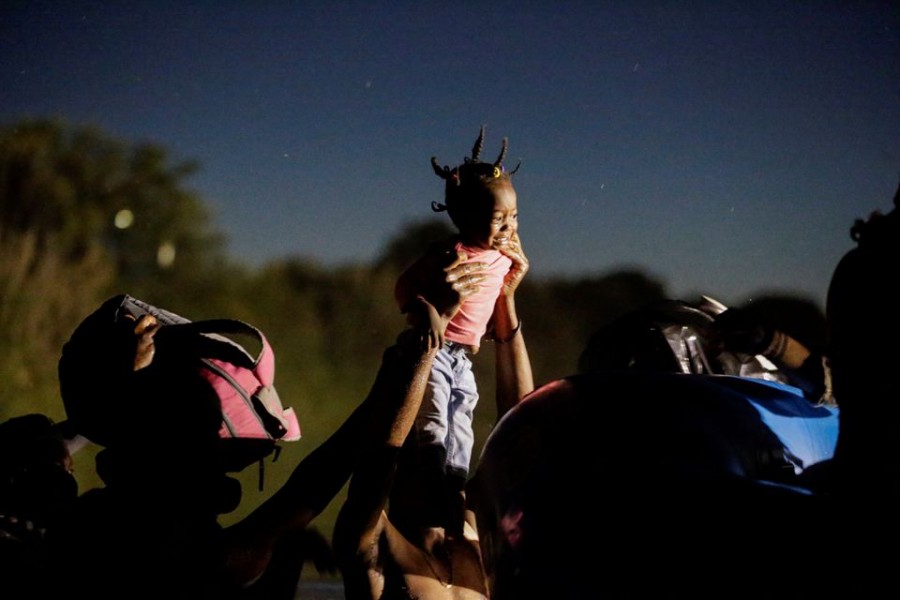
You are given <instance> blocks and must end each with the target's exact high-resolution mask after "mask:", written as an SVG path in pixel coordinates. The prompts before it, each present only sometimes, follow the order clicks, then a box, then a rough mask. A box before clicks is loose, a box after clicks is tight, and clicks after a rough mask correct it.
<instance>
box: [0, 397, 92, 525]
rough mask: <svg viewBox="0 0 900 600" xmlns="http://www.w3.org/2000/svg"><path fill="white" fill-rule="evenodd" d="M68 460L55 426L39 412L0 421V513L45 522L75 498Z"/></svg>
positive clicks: (76, 486) (69, 458)
mask: <svg viewBox="0 0 900 600" xmlns="http://www.w3.org/2000/svg"><path fill="white" fill-rule="evenodd" d="M72 472H73V461H72V456H71V455H70V453H69V449H68V447H67V445H66V442H65V439H64V437H63V436H62V435H61V433H60V430H59V428H58V427H57V425H56V424H55V423H54V422H53V421H52V420H51V419H50V418H49V417H47V416H45V415H42V414H37V413H35V414H28V415H23V416H19V417H13V418H11V419H9V420H7V421H5V422H3V423H2V424H0V513H2V514H6V515H8V516H9V515H12V516H15V517H17V518H19V519H21V520H26V519H27V520H29V521H32V522H34V523H36V524H37V525H38V526H45V525H46V524H47V523H48V522H49V521H52V520H53V519H55V518H56V517H57V516H58V515H60V514H61V512H62V511H64V510H66V509H67V508H68V506H69V505H70V504H71V503H72V502H73V501H74V500H75V498H76V497H77V495H78V483H77V482H76V480H75V477H74V476H73V474H72Z"/></svg>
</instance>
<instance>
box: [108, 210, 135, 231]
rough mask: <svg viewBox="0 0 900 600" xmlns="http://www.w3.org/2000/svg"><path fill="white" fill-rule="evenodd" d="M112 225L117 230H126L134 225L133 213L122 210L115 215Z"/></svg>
mask: <svg viewBox="0 0 900 600" xmlns="http://www.w3.org/2000/svg"><path fill="white" fill-rule="evenodd" d="M113 223H114V224H115V226H116V227H118V228H119V229H128V228H129V227H131V226H132V225H133V224H134V213H133V212H131V211H130V210H128V209H127V208H123V209H122V210H120V211H119V212H117V213H116V218H115V219H113Z"/></svg>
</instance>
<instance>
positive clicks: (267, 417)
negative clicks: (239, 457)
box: [59, 294, 300, 446]
mask: <svg viewBox="0 0 900 600" xmlns="http://www.w3.org/2000/svg"><path fill="white" fill-rule="evenodd" d="M145 314H150V315H153V316H154V317H156V319H157V320H158V321H159V323H160V324H161V327H160V329H159V331H158V332H157V333H156V335H155V337H154V340H156V346H157V350H156V355H155V357H154V363H156V362H158V361H166V360H168V361H176V362H178V364H180V365H181V366H182V367H183V366H187V367H188V368H191V367H190V365H191V364H195V365H196V369H197V374H198V376H199V377H201V378H203V379H204V380H206V381H207V382H208V383H209V385H210V386H211V387H212V389H213V391H214V392H215V394H216V396H217V397H218V400H219V405H220V408H221V412H222V424H221V427H220V429H219V437H221V438H235V439H243V440H263V441H265V440H270V441H271V442H273V443H274V442H278V441H296V440H299V439H300V426H299V423H298V421H297V416H296V414H295V413H294V411H293V409H292V408H290V407H284V406H283V405H282V403H281V400H280V398H279V397H278V392H277V391H276V389H275V386H274V377H275V356H274V353H273V351H272V347H271V346H270V345H269V342H268V340H267V339H266V336H265V335H263V333H262V332H261V331H260V330H259V329H257V328H256V327H254V326H252V325H250V324H248V323H245V322H243V321H239V320H236V319H211V320H205V321H190V320H188V319H185V318H184V317H181V316H179V315H177V314H175V313H173V312H170V311H167V310H165V309H161V308H158V307H156V306H153V305H151V304H148V303H146V302H144V301H142V300H138V299H137V298H134V297H132V296H129V295H128V294H120V295H118V296H114V297H112V298H110V299H109V300H107V301H106V302H104V303H103V305H101V306H100V308H98V309H97V310H96V311H94V312H93V313H92V314H91V315H89V316H88V317H87V318H85V319H84V321H82V322H81V323H80V324H79V325H78V327H77V328H76V330H75V332H74V333H73V334H72V336H71V338H70V339H69V341H68V342H66V344H65V345H64V346H63V353H62V357H61V358H60V361H59V378H60V391H61V394H62V399H63V404H64V405H65V409H66V414H67V417H68V421H69V422H70V423H71V425H72V426H73V427H74V429H75V430H76V431H77V432H78V433H80V434H82V435H83V436H85V437H86V438H88V439H89V440H91V441H93V442H95V443H97V444H100V445H102V446H107V445H109V444H110V443H114V442H115V440H116V439H121V436H127V435H128V431H127V426H126V425H125V424H123V422H122V415H121V403H122V401H123V400H122V398H121V396H120V394H119V392H118V389H119V388H117V385H116V378H117V377H125V376H127V371H128V366H129V365H128V364H127V361H128V360H133V357H129V356H125V355H127V351H126V350H125V348H127V346H124V347H123V343H126V342H127V340H128V339H129V336H132V338H131V339H133V333H132V331H133V327H134V325H133V324H134V320H133V319H130V318H128V317H129V316H130V317H135V318H140V317H141V316H143V315H145ZM132 343H133V342H132ZM254 347H255V348H254ZM248 348H254V350H248ZM256 348H258V349H256ZM160 364H163V363H160ZM98 366H101V367H102V369H103V371H102V372H101V377H102V378H100V379H98V377H97V373H98ZM148 408H150V407H148ZM117 436H119V437H117Z"/></svg>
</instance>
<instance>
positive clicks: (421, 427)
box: [395, 127, 528, 492]
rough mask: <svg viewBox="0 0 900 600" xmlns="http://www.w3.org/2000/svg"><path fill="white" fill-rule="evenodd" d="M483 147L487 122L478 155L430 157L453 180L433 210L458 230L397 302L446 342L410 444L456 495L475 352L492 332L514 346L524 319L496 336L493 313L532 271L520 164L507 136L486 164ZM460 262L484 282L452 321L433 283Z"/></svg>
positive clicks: (417, 270) (409, 278)
mask: <svg viewBox="0 0 900 600" xmlns="http://www.w3.org/2000/svg"><path fill="white" fill-rule="evenodd" d="M483 144H484V127H482V128H481V131H480V132H479V135H478V139H477V140H476V141H475V145H474V147H473V148H472V156H471V158H465V159H464V162H463V163H462V164H460V165H458V166H456V167H453V168H452V169H451V168H450V167H446V166H445V167H440V166H438V163H437V159H436V158H435V157H432V158H431V165H432V167H433V168H434V172H435V173H436V174H437V175H438V176H439V177H440V178H442V179H444V180H445V181H446V184H445V192H444V203H443V204H440V203H437V202H432V205H431V207H432V210H434V211H435V212H444V211H446V212H447V214H448V215H449V216H450V220H451V221H452V222H453V224H454V225H455V227H456V230H457V233H456V234H455V235H453V236H451V237H449V238H448V239H445V240H442V241H438V242H435V243H433V244H432V245H431V246H430V247H429V249H428V251H427V252H426V253H425V254H424V255H423V256H421V257H420V258H418V259H417V260H416V261H415V262H414V263H413V264H412V265H411V266H410V267H409V268H408V269H407V270H406V271H405V272H404V273H403V274H402V275H401V276H400V278H399V279H398V281H397V284H396V288H395V296H396V299H397V302H398V303H399V305H400V308H401V310H402V311H403V312H404V313H406V314H407V320H408V322H409V324H410V325H411V326H412V328H413V329H414V330H415V331H416V332H417V333H418V334H419V335H420V336H421V338H420V339H421V343H422V344H424V345H438V346H440V350H439V351H438V353H437V356H436V357H435V360H434V366H433V368H432V370H431V374H430V378H429V382H428V387H427V390H426V392H425V398H424V400H423V401H422V405H421V408H420V410H419V412H418V415H417V418H416V423H415V426H414V428H413V430H412V432H411V433H410V438H411V439H410V440H408V443H415V444H417V445H418V446H419V452H417V453H416V456H418V457H419V458H418V460H419V465H418V467H419V470H420V472H421V473H422V476H423V477H429V478H430V477H434V476H436V475H435V474H441V475H443V478H444V481H443V484H444V485H445V486H446V488H447V489H448V491H450V492H457V491H461V490H462V489H463V486H464V484H465V481H466V479H467V477H468V472H469V463H470V461H471V456H472V448H473V443H474V432H473V429H472V419H473V416H474V411H475V405H476V404H477V402H478V389H477V386H476V382H475V376H474V374H473V372H472V362H471V360H470V355H474V354H475V353H477V352H478V349H479V346H480V345H481V340H482V338H484V337H485V336H487V339H491V340H492V341H494V342H495V343H497V344H508V343H509V342H511V341H512V340H513V339H514V338H515V337H516V336H517V335H518V334H519V331H520V330H521V327H522V321H521V320H518V321H517V322H516V324H515V325H514V327H513V329H512V330H511V331H509V332H506V335H503V336H502V337H500V336H498V335H495V332H494V330H493V319H492V317H493V314H494V310H495V306H496V305H498V297H500V296H501V292H502V290H503V286H504V285H505V284H508V283H509V282H511V281H518V280H519V279H521V277H522V276H523V275H524V273H525V272H526V271H527V269H528V263H527V260H526V259H525V258H524V254H522V253H521V248H520V245H519V237H518V208H517V204H516V190H515V189H514V188H513V185H512V180H511V177H512V175H514V174H515V172H516V171H517V170H518V166H517V167H516V168H515V169H514V170H513V171H512V172H507V171H506V169H505V168H504V167H503V159H504V158H505V156H506V151H507V139H506V138H503V141H502V148H501V150H500V155H499V156H498V157H497V159H496V160H495V161H494V162H481V160H480V156H481V150H482V146H483ZM460 263H462V264H464V265H469V266H470V267H471V269H470V270H469V269H463V273H469V272H470V271H471V273H472V275H471V276H470V277H469V279H470V280H471V279H475V278H477V279H478V280H480V287H479V288H478V291H477V292H475V293H474V294H472V295H470V296H468V297H466V298H464V300H463V302H462V305H461V307H460V309H459V311H458V312H457V313H456V315H455V316H454V317H453V318H451V319H450V320H449V321H447V317H446V315H445V314H444V310H443V309H444V308H445V306H446V305H447V302H446V301H445V300H444V299H442V298H439V297H435V294H434V292H433V291H432V290H431V289H430V288H431V286H430V285H429V283H428V282H429V281H443V271H444V270H445V269H446V268H448V267H449V266H451V265H457V264H460ZM466 283H471V281H467V282H466ZM513 287H514V286H513ZM417 296H422V297H424V298H425V299H426V300H428V302H430V303H431V304H432V305H433V306H434V307H435V308H436V309H437V313H438V314H440V315H441V317H442V318H443V320H444V321H445V322H446V330H444V327H443V325H444V323H443V322H442V323H435V322H429V318H428V315H426V314H421V313H419V312H418V311H417V310H416V308H415V307H416V306H419V305H421V303H415V302H413V300H415V298H416V297H417ZM432 318H434V317H433V316H432ZM441 332H444V333H443V334H442V333H441ZM435 467H438V468H435Z"/></svg>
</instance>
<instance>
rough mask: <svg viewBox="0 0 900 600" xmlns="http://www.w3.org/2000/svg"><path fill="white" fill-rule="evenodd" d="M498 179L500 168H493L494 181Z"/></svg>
mask: <svg viewBox="0 0 900 600" xmlns="http://www.w3.org/2000/svg"><path fill="white" fill-rule="evenodd" d="M498 177H500V167H494V179H497V178H498Z"/></svg>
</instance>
